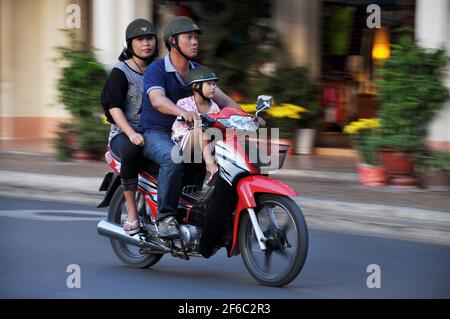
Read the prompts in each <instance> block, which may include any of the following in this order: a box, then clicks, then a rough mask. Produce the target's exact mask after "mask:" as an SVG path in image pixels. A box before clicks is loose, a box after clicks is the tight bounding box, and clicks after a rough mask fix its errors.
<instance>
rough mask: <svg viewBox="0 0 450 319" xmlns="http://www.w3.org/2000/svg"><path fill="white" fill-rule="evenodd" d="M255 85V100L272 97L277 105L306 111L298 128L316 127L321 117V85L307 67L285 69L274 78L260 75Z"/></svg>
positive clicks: (297, 123)
mask: <svg viewBox="0 0 450 319" xmlns="http://www.w3.org/2000/svg"><path fill="white" fill-rule="evenodd" d="M254 83H255V84H254V85H253V98H254V99H256V97H257V96H258V95H260V94H267V95H271V96H272V97H273V98H274V100H275V101H276V102H277V104H283V103H289V104H295V105H299V106H301V107H303V108H305V109H306V112H303V113H302V114H301V118H300V119H299V120H297V121H296V126H297V128H302V127H311V126H312V127H314V126H316V125H317V121H318V119H319V115H320V108H319V103H318V98H319V85H318V84H317V83H316V82H315V81H314V80H313V79H312V78H311V76H310V72H309V69H308V68H307V67H304V66H302V67H294V68H287V67H283V68H280V69H278V70H277V71H276V72H275V75H274V76H265V75H263V74H260V75H259V77H258V79H256V80H255V82H254Z"/></svg>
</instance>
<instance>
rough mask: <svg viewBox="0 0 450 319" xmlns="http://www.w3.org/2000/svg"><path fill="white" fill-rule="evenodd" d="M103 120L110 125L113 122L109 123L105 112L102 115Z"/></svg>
mask: <svg viewBox="0 0 450 319" xmlns="http://www.w3.org/2000/svg"><path fill="white" fill-rule="evenodd" d="M102 122H103V124H105V125H110V124H111V123H109V121H108V118H107V117H106V116H105V114H103V115H102Z"/></svg>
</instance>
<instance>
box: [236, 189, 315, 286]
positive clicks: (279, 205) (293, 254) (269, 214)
mask: <svg viewBox="0 0 450 319" xmlns="http://www.w3.org/2000/svg"><path fill="white" fill-rule="evenodd" d="M257 205H258V206H257V208H256V209H255V213H256V216H257V219H258V222H259V225H260V227H261V230H262V232H263V233H264V235H265V236H266V238H268V239H269V242H266V246H267V250H266V251H263V250H261V248H260V247H259V245H258V243H257V240H256V236H255V233H254V230H253V226H252V222H251V220H250V216H249V214H248V213H245V214H243V216H242V219H241V225H240V227H239V228H240V229H239V248H240V251H241V255H242V259H243V261H244V264H245V266H246V268H247V270H248V271H249V272H250V274H251V275H252V276H253V277H254V278H255V279H256V280H257V281H258V282H259V283H261V284H263V285H266V286H273V287H283V286H285V285H287V284H289V283H290V282H291V281H292V280H294V279H295V278H296V277H297V276H298V274H299V273H300V271H301V270H302V268H303V265H304V263H305V260H306V256H307V253H308V228H307V225H306V221H305V218H304V216H303V213H302V211H301V210H300V208H299V207H298V206H297V204H296V203H295V202H294V201H293V200H292V199H290V198H289V197H286V196H281V195H275V194H263V195H260V196H259V197H258V198H257ZM275 257H280V260H279V261H276V260H275ZM283 265H285V266H283ZM274 267H277V268H281V270H280V271H277V272H273V271H271V270H272V269H273V268H274Z"/></svg>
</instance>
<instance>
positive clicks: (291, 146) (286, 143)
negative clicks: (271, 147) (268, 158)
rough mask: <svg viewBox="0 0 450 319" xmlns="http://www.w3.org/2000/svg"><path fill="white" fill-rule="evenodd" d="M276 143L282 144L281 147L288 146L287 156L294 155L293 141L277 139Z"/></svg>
mask: <svg viewBox="0 0 450 319" xmlns="http://www.w3.org/2000/svg"><path fill="white" fill-rule="evenodd" d="M277 143H279V144H283V145H289V150H288V152H287V155H292V154H294V145H295V143H294V141H292V140H290V139H287V138H280V139H278V142H277Z"/></svg>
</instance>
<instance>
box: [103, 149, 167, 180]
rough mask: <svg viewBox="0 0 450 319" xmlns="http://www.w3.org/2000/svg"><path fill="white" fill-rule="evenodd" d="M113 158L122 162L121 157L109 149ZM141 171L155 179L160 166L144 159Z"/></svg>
mask: <svg viewBox="0 0 450 319" xmlns="http://www.w3.org/2000/svg"><path fill="white" fill-rule="evenodd" d="M108 150H109V153H110V154H111V156H112V157H113V158H114V159H115V160H117V161H119V162H120V156H119V155H117V154H116V153H114V152H113V151H112V150H111V149H108ZM139 170H141V171H144V172H146V173H147V174H150V175H151V176H153V177H157V176H158V173H159V165H158V164H156V163H155V162H153V161H152V160H150V159H148V158H145V157H143V158H142V160H141V165H140V167H139Z"/></svg>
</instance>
